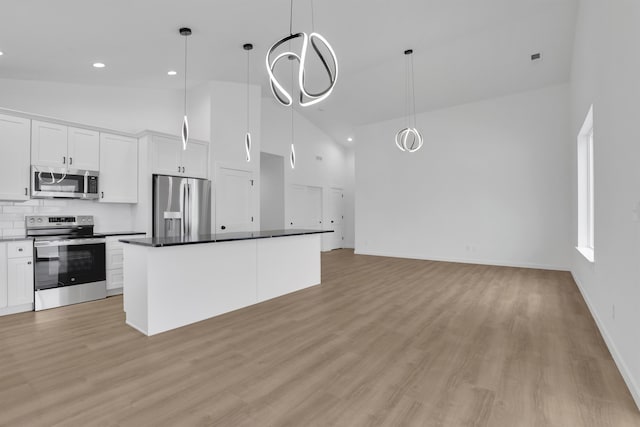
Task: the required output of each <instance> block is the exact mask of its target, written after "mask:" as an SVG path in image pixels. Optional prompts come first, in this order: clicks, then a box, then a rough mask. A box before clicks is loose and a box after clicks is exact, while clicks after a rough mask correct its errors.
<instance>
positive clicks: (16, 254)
mask: <svg viewBox="0 0 640 427" xmlns="http://www.w3.org/2000/svg"><path fill="white" fill-rule="evenodd" d="M31 256H33V242H32V241H31V240H22V241H19V242H9V243H7V258H22V257H31Z"/></svg>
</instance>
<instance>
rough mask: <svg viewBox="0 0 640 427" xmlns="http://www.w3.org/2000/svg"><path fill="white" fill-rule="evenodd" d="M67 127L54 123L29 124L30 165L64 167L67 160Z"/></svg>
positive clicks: (34, 122)
mask: <svg viewBox="0 0 640 427" xmlns="http://www.w3.org/2000/svg"><path fill="white" fill-rule="evenodd" d="M67 134H68V132H67V127H66V126H63V125H57V124H55V123H46V122H39V121H37V120H34V121H32V122H31V164H33V165H37V166H53V167H65V166H67V164H68V158H67Z"/></svg>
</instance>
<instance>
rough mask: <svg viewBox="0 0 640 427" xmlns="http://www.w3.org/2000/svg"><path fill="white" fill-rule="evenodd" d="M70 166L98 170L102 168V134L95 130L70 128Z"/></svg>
mask: <svg viewBox="0 0 640 427" xmlns="http://www.w3.org/2000/svg"><path fill="white" fill-rule="evenodd" d="M67 154H68V155H69V167H70V168H71V169H84V170H90V171H97V170H99V168H100V134H99V133H98V132H96V131H93V130H88V129H80V128H69V140H68V143H67Z"/></svg>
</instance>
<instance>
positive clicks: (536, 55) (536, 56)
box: [531, 52, 542, 62]
mask: <svg viewBox="0 0 640 427" xmlns="http://www.w3.org/2000/svg"><path fill="white" fill-rule="evenodd" d="M541 59H542V54H541V53H540V52H537V53H533V54H531V60H532V61H534V62H535V61H540V60H541Z"/></svg>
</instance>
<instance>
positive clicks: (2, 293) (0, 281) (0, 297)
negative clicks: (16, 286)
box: [0, 242, 9, 313]
mask: <svg viewBox="0 0 640 427" xmlns="http://www.w3.org/2000/svg"><path fill="white" fill-rule="evenodd" d="M8 292H9V290H8V284H7V244H6V243H2V242H0V310H3V309H5V308H6V307H7V303H8V301H9V298H8ZM0 313H1V312H0Z"/></svg>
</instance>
